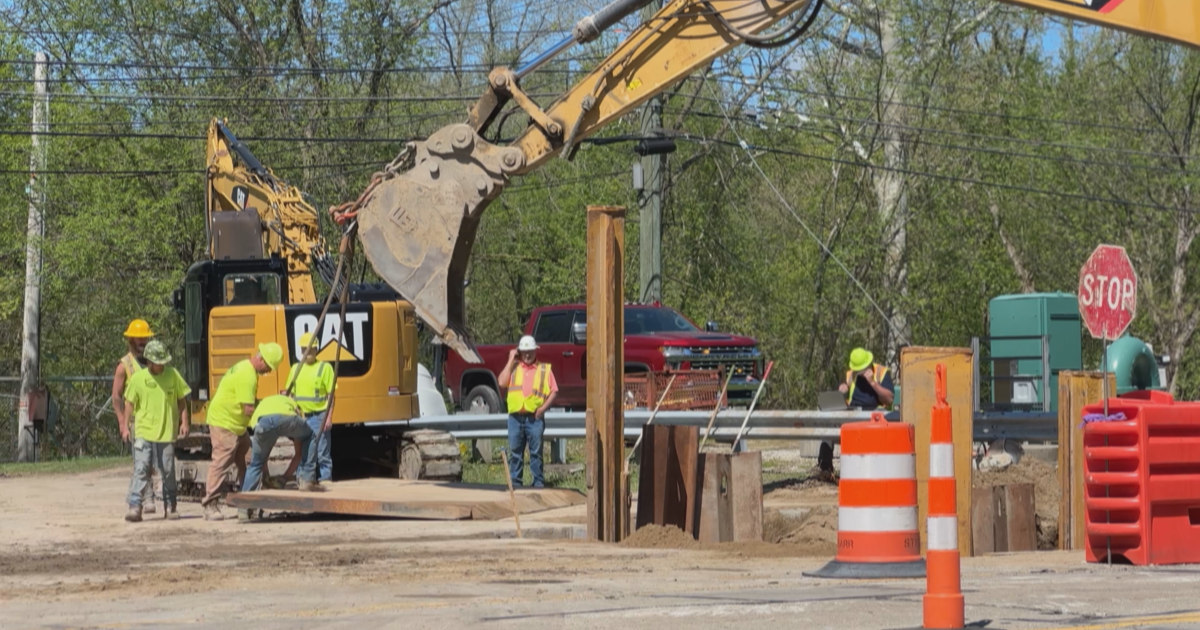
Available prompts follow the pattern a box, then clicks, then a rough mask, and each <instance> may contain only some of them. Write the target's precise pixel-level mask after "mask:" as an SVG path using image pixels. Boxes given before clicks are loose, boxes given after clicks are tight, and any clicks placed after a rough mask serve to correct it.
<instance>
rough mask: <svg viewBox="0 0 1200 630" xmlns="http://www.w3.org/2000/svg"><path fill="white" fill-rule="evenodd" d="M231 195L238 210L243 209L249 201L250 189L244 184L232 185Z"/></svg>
mask: <svg viewBox="0 0 1200 630" xmlns="http://www.w3.org/2000/svg"><path fill="white" fill-rule="evenodd" d="M231 196H232V197H233V205H235V206H237V207H238V209H239V210H245V209H246V205H247V204H249V203H250V191H249V190H247V189H246V187H245V186H234V188H233V194H232V195H231Z"/></svg>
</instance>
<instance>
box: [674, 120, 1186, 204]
mask: <svg viewBox="0 0 1200 630" xmlns="http://www.w3.org/2000/svg"><path fill="white" fill-rule="evenodd" d="M731 129H732V127H731ZM734 134H735V135H736V134H737V132H736V131H734ZM673 137H674V138H676V139H678V140H689V141H693V142H701V143H706V142H711V143H713V144H720V145H724V146H730V147H738V148H743V149H745V148H746V147H749V148H750V149H753V150H755V151H761V152H763V153H773V154H776V155H788V156H792V157H801V158H806V159H811V160H819V161H822V162H831V163H834V164H842V165H845V166H856V167H859V168H868V169H872V170H877V171H887V172H892V173H902V174H905V175H912V176H915V177H927V178H930V179H937V180H942V181H949V182H955V183H959V184H974V185H977V186H984V187H988V188H1000V189H1004V190H1015V191H1019V192H1028V193H1034V194H1039V195H1047V196H1051V197H1063V198H1065V199H1075V200H1079V201H1090V202H1094V203H1107V204H1113V205H1118V206H1129V207H1135V208H1147V209H1150V210H1158V211H1161V212H1175V213H1187V214H1196V213H1198V212H1200V210H1192V209H1188V208H1178V207H1171V206H1163V205H1160V204H1154V203H1144V202H1139V201H1127V200H1124V199H1113V198H1111V197H1096V196H1093V195H1085V194H1082V193H1071V192H1062V191H1057V190H1046V189H1043V188H1033V187H1029V186H1020V185H1017V184H1004V183H1000V182H991V181H987V180H982V179H976V178H971V177H958V176H954V175H942V174H940V173H930V172H928V171H918V170H914V169H907V168H895V167H887V166H880V165H878V164H872V163H870V162H862V161H857V160H846V159H841V158H833V157H826V156H823V155H814V154H812V153H804V152H802V151H793V150H789V149H780V148H777V147H770V146H763V145H757V144H749V143H745V142H731V141H729V140H721V139H719V138H705V137H703V136H691V135H689V134H681V135H678V136H673Z"/></svg>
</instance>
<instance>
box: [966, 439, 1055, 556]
mask: <svg viewBox="0 0 1200 630" xmlns="http://www.w3.org/2000/svg"><path fill="white" fill-rule="evenodd" d="M973 483H974V486H975V487H976V488H988V487H991V486H1005V485H1010V484H1019V483H1031V484H1033V493H1034V497H1033V501H1034V509H1035V510H1036V511H1037V530H1038V549H1054V548H1055V547H1056V546H1057V544H1058V501H1059V498H1060V497H1061V496H1062V492H1061V489H1060V488H1059V487H1058V471H1057V468H1056V467H1055V466H1052V465H1050V464H1047V463H1046V462H1043V461H1041V460H1038V459H1034V458H1032V457H1029V456H1026V457H1023V458H1022V459H1021V462H1020V463H1018V464H1017V465H1015V466H1009V467H1008V468H1005V469H1004V470H1000V471H988V472H979V471H976V472H975V476H974V482H973Z"/></svg>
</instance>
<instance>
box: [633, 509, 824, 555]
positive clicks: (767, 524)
mask: <svg viewBox="0 0 1200 630" xmlns="http://www.w3.org/2000/svg"><path fill="white" fill-rule="evenodd" d="M621 546H623V547H632V548H635V549H691V550H697V551H719V552H724V553H732V554H737V555H741V556H745V557H764V558H769V557H789V558H796V557H813V556H815V557H823V556H833V555H834V553H836V552H837V508H835V507H833V506H817V507H813V508H801V509H790V510H782V511H781V510H774V509H768V510H767V511H766V513H765V514H764V515H763V541H762V542H729V543H718V544H705V543H700V542H697V541H696V540H695V539H693V538H692V537H691V536H689V535H688V534H685V533H684V532H683V530H681V529H677V528H675V527H668V526H664V525H646V526H644V527H642V528H641V529H639V530H637V531H636V532H634V533H633V535H632V536H630V537H629V538H626V539H625V540H623V541H621Z"/></svg>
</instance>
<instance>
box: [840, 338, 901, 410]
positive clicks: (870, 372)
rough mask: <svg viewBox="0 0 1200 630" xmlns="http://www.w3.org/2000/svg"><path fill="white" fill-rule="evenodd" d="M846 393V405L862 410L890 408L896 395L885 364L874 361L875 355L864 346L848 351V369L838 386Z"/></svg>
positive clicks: (894, 386)
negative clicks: (843, 380) (844, 378)
mask: <svg viewBox="0 0 1200 630" xmlns="http://www.w3.org/2000/svg"><path fill="white" fill-rule="evenodd" d="M838 391H840V392H842V393H843V394H845V395H846V405H847V406H849V407H850V408H852V409H853V408H857V409H862V410H863V411H875V410H876V409H890V408H891V406H892V400H893V399H894V398H895V396H896V385H895V383H894V382H892V375H891V372H890V371H889V370H888V369H887V366H884V365H879V364H878V363H875V355H873V354H871V352H870V351H869V350H866V349H864V348H855V349H854V350H853V351H852V352H850V369H849V370H848V371H847V372H846V380H845V382H843V383H842V384H841V386H839V387H838Z"/></svg>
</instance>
